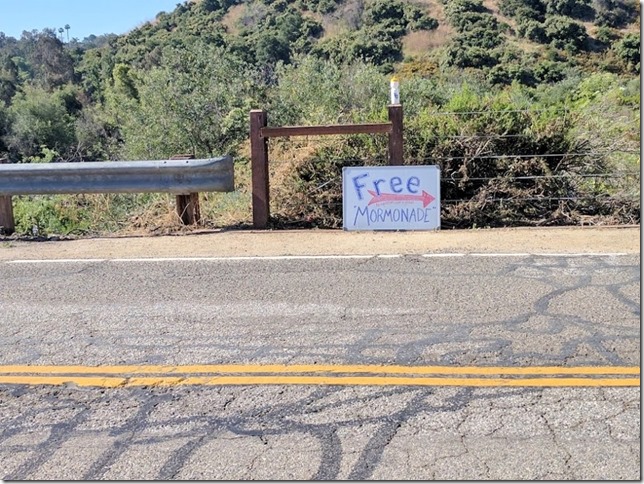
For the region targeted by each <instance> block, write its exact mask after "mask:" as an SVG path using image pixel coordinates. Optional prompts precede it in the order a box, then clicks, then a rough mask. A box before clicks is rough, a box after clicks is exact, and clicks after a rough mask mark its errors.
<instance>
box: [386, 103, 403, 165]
mask: <svg viewBox="0 0 644 484" xmlns="http://www.w3.org/2000/svg"><path fill="white" fill-rule="evenodd" d="M388 108H389V121H390V122H391V127H392V130H391V133H389V164H390V165H402V164H403V110H402V105H400V104H390V105H389V106H388Z"/></svg>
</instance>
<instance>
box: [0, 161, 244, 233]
mask: <svg viewBox="0 0 644 484" xmlns="http://www.w3.org/2000/svg"><path fill="white" fill-rule="evenodd" d="M233 190H234V170H233V159H232V157H230V156H223V157H219V158H210V159H201V160H192V159H180V160H176V159H175V160H158V161H86V162H73V163H29V164H0V230H4V232H7V233H11V232H13V230H14V221H13V211H12V206H11V196H12V195H44V194H52V195H53V194H63V193H67V194H79V193H149V192H156V193H173V194H175V195H177V213H178V215H179V217H180V218H181V220H182V222H183V223H184V224H192V223H196V222H198V221H199V196H198V193H199V192H231V191H233Z"/></svg>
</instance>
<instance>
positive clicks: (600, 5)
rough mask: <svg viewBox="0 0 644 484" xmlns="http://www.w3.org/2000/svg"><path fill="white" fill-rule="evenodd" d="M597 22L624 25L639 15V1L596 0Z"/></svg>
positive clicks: (616, 25) (615, 25)
mask: <svg viewBox="0 0 644 484" xmlns="http://www.w3.org/2000/svg"><path fill="white" fill-rule="evenodd" d="M595 3H596V6H595V24H597V25H600V26H605V27H613V28H617V27H623V26H624V25H626V24H628V23H630V22H632V21H634V20H635V19H636V18H637V17H638V15H639V3H636V2H632V1H631V2H628V1H624V0H595Z"/></svg>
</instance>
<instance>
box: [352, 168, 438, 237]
mask: <svg viewBox="0 0 644 484" xmlns="http://www.w3.org/2000/svg"><path fill="white" fill-rule="evenodd" d="M342 219H343V227H344V229H345V230H433V229H438V228H440V170H439V168H438V167H437V166H434V165H424V166H364V167H353V166H352V167H345V168H343V169H342Z"/></svg>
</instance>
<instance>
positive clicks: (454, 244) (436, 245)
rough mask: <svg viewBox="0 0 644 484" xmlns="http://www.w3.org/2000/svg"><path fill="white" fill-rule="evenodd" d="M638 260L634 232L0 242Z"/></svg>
mask: <svg viewBox="0 0 644 484" xmlns="http://www.w3.org/2000/svg"><path fill="white" fill-rule="evenodd" d="M447 252H457V253H480V252H484V253H524V252H527V253H554V252H556V253H595V252H602V253H606V252H610V253H614V252H627V253H639V252H640V227H639V226H638V227H548V228H508V229H477V230H445V231H435V232H344V231H342V230H291V231H220V232H210V233H193V234H189V235H180V236H159V237H110V238H93V239H91V238H90V239H77V240H58V241H37V242H35V241H26V240H11V239H5V240H3V241H0V260H21V259H95V258H107V259H112V258H141V257H218V256H222V257H226V256H279V255H338V254H365V255H372V254H373V255H376V254H427V253H447Z"/></svg>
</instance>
